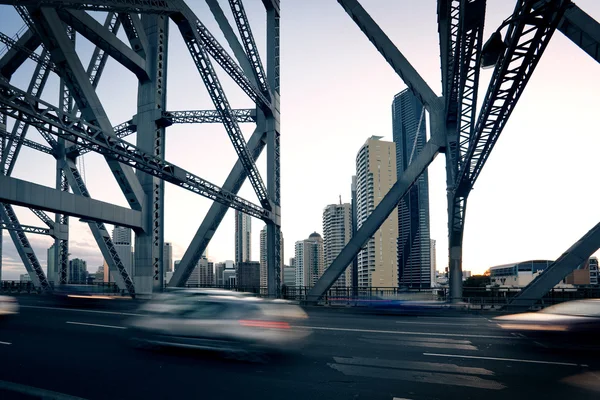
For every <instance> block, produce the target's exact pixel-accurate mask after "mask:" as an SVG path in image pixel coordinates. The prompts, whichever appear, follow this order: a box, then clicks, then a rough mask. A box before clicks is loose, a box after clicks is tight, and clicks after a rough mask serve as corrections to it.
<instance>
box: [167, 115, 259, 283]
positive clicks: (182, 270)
mask: <svg viewBox="0 0 600 400" xmlns="http://www.w3.org/2000/svg"><path fill="white" fill-rule="evenodd" d="M265 145H266V134H265V132H264V127H261V126H259V127H257V128H256V130H255V131H254V133H253V134H252V136H251V137H250V140H248V150H249V151H250V154H252V157H253V158H254V160H257V159H258V157H259V156H260V154H261V153H262V151H263V149H264V147H265ZM246 178H247V174H246V171H245V170H244V167H243V165H242V163H241V161H239V160H238V161H237V162H236V163H235V165H234V166H233V168H232V169H231V172H230V173H229V175H228V176H227V179H226V180H225V183H223V189H224V190H227V191H229V192H231V193H233V194H237V193H238V192H239V190H240V188H241V187H242V184H243V183H244V182H245V181H246ZM228 209H229V207H227V205H225V204H221V203H217V202H215V203H213V204H212V206H211V207H210V209H209V210H208V213H207V214H206V216H205V217H204V220H203V221H202V223H201V224H200V227H199V228H198V230H197V232H196V234H195V235H194V238H193V239H192V241H191V243H190V245H189V246H188V248H187V250H186V251H185V254H184V255H183V257H182V258H181V263H180V264H179V267H177V269H176V270H175V272H174V273H173V277H172V278H171V280H170V281H169V282H168V286H169V287H176V286H185V283H186V282H187V280H188V278H189V277H190V275H191V273H192V271H193V270H194V268H195V267H196V264H197V263H198V261H199V260H200V257H201V256H202V253H204V251H205V250H206V248H207V247H208V244H209V243H210V240H211V239H212V237H213V235H214V233H215V232H216V230H217V228H218V227H219V225H220V224H221V221H223V218H225V214H226V213H227V210H228Z"/></svg>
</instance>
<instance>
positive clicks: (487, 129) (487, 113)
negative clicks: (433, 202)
mask: <svg viewBox="0 0 600 400" xmlns="http://www.w3.org/2000/svg"><path fill="white" fill-rule="evenodd" d="M534 3H535V0H519V1H518V3H517V5H516V8H515V12H514V14H513V17H512V22H510V24H509V27H508V32H507V34H506V39H505V43H506V44H507V50H506V52H505V53H504V55H502V56H501V57H500V59H499V60H498V62H497V64H496V68H495V69H494V74H493V76H492V80H491V82H490V86H489V88H488V91H487V93H486V96H485V100H484V102H483V107H482V109H481V111H480V113H479V117H478V120H477V124H476V126H475V130H474V132H473V137H472V138H471V139H470V141H469V148H468V152H467V154H466V156H465V162H464V166H463V167H462V168H461V171H460V173H459V176H458V180H457V190H456V191H457V193H458V194H459V195H468V193H469V192H470V190H471V189H472V188H473V185H474V184H475V181H476V180H477V177H478V176H479V173H480V172H481V169H482V168H483V165H484V164H485V162H486V161H487V159H488V157H489V155H490V153H491V151H492V148H493V147H494V144H495V143H496V141H497V140H498V137H499V136H500V134H501V133H502V130H503V129H504V126H505V125H506V122H507V121H508V118H509V117H510V115H511V113H512V111H513V110H514V108H515V106H516V104H517V102H518V100H519V97H520V96H521V94H522V93H523V90H524V89H525V86H526V85H527V82H528V81H529V78H530V77H531V75H532V73H533V71H534V70H535V67H536V66H537V63H538V62H539V60H540V58H541V56H542V54H543V53H544V50H545V49H546V46H547V45H548V42H549V41H550V38H551V37H552V34H553V33H554V31H555V30H556V27H557V25H558V23H559V22H560V20H561V18H562V15H563V14H564V11H565V6H566V5H567V4H568V3H569V2H568V1H567V0H553V1H551V2H548V3H546V4H545V5H544V6H542V7H540V8H539V9H537V10H534V9H533V4H534Z"/></svg>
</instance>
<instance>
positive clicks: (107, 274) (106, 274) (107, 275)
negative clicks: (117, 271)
mask: <svg viewBox="0 0 600 400" xmlns="http://www.w3.org/2000/svg"><path fill="white" fill-rule="evenodd" d="M102 266H103V267H104V282H105V283H109V282H114V279H111V278H112V274H111V273H110V271H109V270H108V263H107V262H106V260H104V263H103V264H102Z"/></svg>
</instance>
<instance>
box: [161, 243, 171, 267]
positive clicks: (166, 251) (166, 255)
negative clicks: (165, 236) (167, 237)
mask: <svg viewBox="0 0 600 400" xmlns="http://www.w3.org/2000/svg"><path fill="white" fill-rule="evenodd" d="M163 265H164V266H163V273H165V274H166V273H167V272H173V243H171V242H164V243H163Z"/></svg>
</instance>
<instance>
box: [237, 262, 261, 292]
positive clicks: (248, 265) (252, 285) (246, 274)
mask: <svg viewBox="0 0 600 400" xmlns="http://www.w3.org/2000/svg"><path fill="white" fill-rule="evenodd" d="M260 267H261V265H260V263H259V262H256V261H248V262H241V263H239V264H237V286H238V288H240V289H242V290H245V291H254V292H258V290H259V289H260V286H261V285H260Z"/></svg>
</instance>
